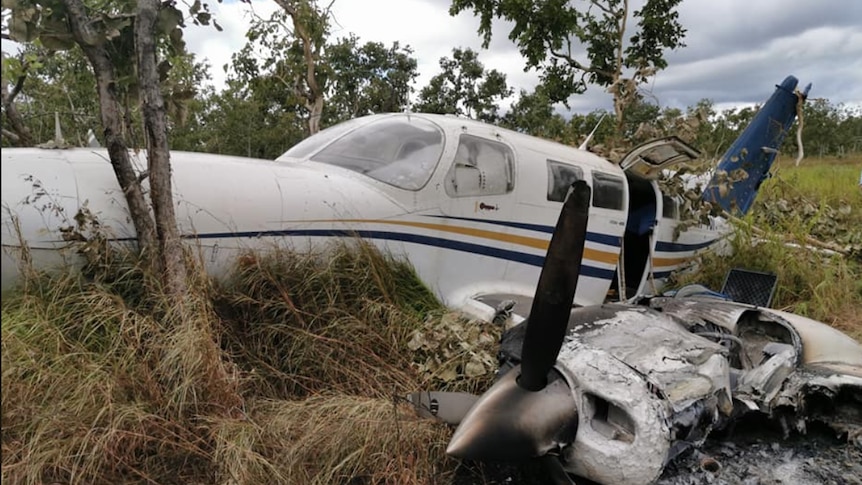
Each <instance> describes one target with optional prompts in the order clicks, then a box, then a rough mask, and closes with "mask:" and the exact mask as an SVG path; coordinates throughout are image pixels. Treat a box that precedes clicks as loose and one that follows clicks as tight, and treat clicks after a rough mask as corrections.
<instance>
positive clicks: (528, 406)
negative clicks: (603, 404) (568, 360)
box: [446, 366, 578, 461]
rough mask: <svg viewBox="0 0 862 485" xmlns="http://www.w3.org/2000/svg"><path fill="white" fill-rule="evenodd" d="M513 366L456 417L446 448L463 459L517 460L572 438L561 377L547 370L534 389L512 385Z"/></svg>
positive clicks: (574, 422)
mask: <svg viewBox="0 0 862 485" xmlns="http://www.w3.org/2000/svg"><path fill="white" fill-rule="evenodd" d="M520 373H521V368H520V366H519V367H515V368H514V369H512V370H511V371H509V372H508V373H507V374H506V375H505V376H503V377H502V378H501V379H500V380H499V381H497V383H495V384H494V385H493V386H492V387H491V389H489V390H488V392H486V393H485V394H484V395H483V396H482V397H481V398H480V399H479V400H478V401H477V402H476V404H475V405H474V406H473V407H472V408H471V409H470V412H468V413H467V416H465V417H464V419H463V420H462V421H461V424H460V425H459V426H458V429H457V430H455V434H454V435H453V436H452V440H451V441H450V442H449V446H448V447H447V448H446V453H447V454H449V455H451V456H454V457H458V458H464V459H469V460H490V461H506V460H523V459H527V458H533V457H537V456H541V455H543V454H545V453H547V452H548V451H549V450H551V449H553V448H554V447H555V446H558V445H565V444H568V443H571V442H572V441H574V438H575V434H576V433H577V428H578V409H577V404H576V403H575V400H574V397H573V396H572V392H571V390H570V389H569V387H568V385H567V384H566V381H565V380H564V379H563V378H562V377H561V376H560V375H559V374H558V373H556V371H552V375H551V376H550V379H549V380H550V382H549V383H548V385H547V386H545V387H544V388H543V389H541V390H539V391H528V390H526V389H523V388H522V387H521V386H519V385H518V382H517V379H518V377H519V375H520Z"/></svg>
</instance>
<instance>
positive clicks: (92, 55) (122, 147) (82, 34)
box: [62, 0, 157, 269]
mask: <svg viewBox="0 0 862 485" xmlns="http://www.w3.org/2000/svg"><path fill="white" fill-rule="evenodd" d="M62 1H63V5H65V7H66V11H67V19H68V21H69V26H70V28H71V30H72V35H73V36H74V38H75V41H76V42H77V43H78V45H80V46H81V48H82V49H83V51H84V55H86V56H87V59H88V60H89V61H90V65H91V66H92V67H93V74H95V76H96V86H97V89H98V93H99V114H100V116H101V120H102V127H103V129H104V133H105V146H106V147H107V149H108V156H109V157H110V159H111V166H112V167H113V168H114V174H115V175H116V176H117V181H118V182H119V183H120V188H121V189H122V190H123V194H124V195H125V196H126V202H127V203H128V205H129V215H130V216H131V218H132V223H133V224H134V226H135V231H136V232H137V236H138V248H139V250H140V251H141V253H142V254H143V255H144V257H145V258H148V257H149V256H151V253H152V252H153V251H155V250H156V247H155V246H156V229H155V226H154V224H153V220H152V219H151V218H150V210H149V206H148V205H147V201H146V199H145V198H144V191H143V189H142V188H141V181H140V180H139V179H138V176H137V174H135V170H134V169H133V168H132V161H131V158H130V157H129V149H128V147H127V146H126V143H125V141H124V140H123V135H122V133H123V121H122V115H121V114H120V102H119V100H118V99H117V86H116V82H115V80H114V69H113V65H112V64H111V59H110V57H109V56H108V53H107V51H106V50H105V48H104V47H103V46H102V45H101V43H100V42H99V39H98V34H97V33H95V32H93V31H92V30H91V28H90V25H91V21H90V18H89V17H88V16H87V14H86V11H85V9H84V4H83V3H82V2H81V0H62ZM153 261H155V260H153ZM156 269H157V268H156Z"/></svg>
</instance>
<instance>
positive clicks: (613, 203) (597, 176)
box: [592, 170, 625, 211]
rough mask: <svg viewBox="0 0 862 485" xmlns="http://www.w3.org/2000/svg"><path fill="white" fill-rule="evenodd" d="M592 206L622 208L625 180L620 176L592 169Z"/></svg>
mask: <svg viewBox="0 0 862 485" xmlns="http://www.w3.org/2000/svg"><path fill="white" fill-rule="evenodd" d="M592 176H593V207H598V208H601V209H611V210H618V211H621V210H623V199H624V198H625V182H624V181H623V179H622V177H618V176H616V175H612V174H609V173H605V172H599V171H595V170H594V171H593V174H592Z"/></svg>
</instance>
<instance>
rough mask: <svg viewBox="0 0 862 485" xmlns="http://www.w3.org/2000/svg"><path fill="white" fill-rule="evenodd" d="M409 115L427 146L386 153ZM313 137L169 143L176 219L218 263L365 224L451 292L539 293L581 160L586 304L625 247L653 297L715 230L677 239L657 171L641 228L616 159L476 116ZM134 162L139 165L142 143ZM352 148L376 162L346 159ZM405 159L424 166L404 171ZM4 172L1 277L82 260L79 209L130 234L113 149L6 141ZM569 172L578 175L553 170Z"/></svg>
mask: <svg viewBox="0 0 862 485" xmlns="http://www.w3.org/2000/svg"><path fill="white" fill-rule="evenodd" d="M375 123H376V124H375ZM402 124H403V125H404V126H402ZM414 125H415V126H418V127H419V128H421V130H423V131H422V132H421V138H422V140H421V141H422V143H424V148H421V149H419V150H423V149H424V150H426V152H427V153H428V154H427V155H422V154H421V153H420V151H419V150H417V149H416V148H415V147H414V146H411V147H410V150H413V151H411V152H407V153H414V154H417V155H415V156H413V155H410V156H406V155H404V156H403V157H404V158H402V159H399V156H401V155H391V156H390V154H391V153H395V152H396V151H397V150H402V151H403V149H404V147H403V146H401V147H399V146H397V145H399V144H402V145H406V144H408V142H410V137H411V136H413V135H411V133H413V131H410V130H412V129H413V128H412V126H414ZM378 127H379V128H378ZM402 128H403V130H405V131H399V130H402ZM362 130H365V131H362ZM333 132H334V133H333ZM387 133H391V136H389V135H387ZM417 133H418V131H417ZM351 136H352V138H349V137H351ZM369 136H370V137H377V139H374V140H371V141H368V138H369ZM416 136H419V135H416ZM429 137H430V138H429ZM429 139H430V140H431V141H428V140H429ZM309 140H316V143H315V142H312V143H310V144H306V145H305V146H304V147H301V145H302V144H300V145H297V147H295V148H296V149H291V151H289V152H288V153H286V154H285V155H283V156H282V157H280V158H279V159H278V160H276V161H269V160H255V159H247V158H240V157H231V156H219V155H211V154H203V153H190V152H172V153H171V163H172V170H173V183H174V194H175V196H174V203H175V204H176V212H177V219H178V221H177V222H178V224H179V226H180V231H181V233H182V234H183V236H184V237H186V238H187V239H188V241H189V242H190V243H193V244H195V245H196V247H197V248H199V254H200V257H201V259H202V261H203V262H204V263H205V264H206V267H207V269H208V270H209V271H210V272H211V273H212V274H213V275H215V276H221V275H223V274H224V273H225V272H226V271H227V270H228V269H229V268H230V267H231V266H230V265H231V264H232V262H233V261H234V260H235V258H236V256H237V255H238V254H240V253H241V252H243V251H246V250H249V249H254V250H265V249H267V248H271V247H274V246H282V247H289V248H292V249H296V250H300V251H302V250H306V249H309V248H311V247H314V246H319V245H321V244H325V243H326V242H327V241H330V240H331V239H332V238H333V237H343V236H347V237H354V236H358V237H362V238H364V239H366V240H368V241H370V242H372V243H374V244H375V245H377V246H378V247H380V248H381V249H382V250H384V251H388V252H390V253H392V254H393V255H396V256H403V257H405V258H406V259H408V260H409V261H410V262H411V263H412V264H413V266H414V267H415V268H416V270H417V272H418V274H419V276H420V278H421V279H422V280H423V281H424V282H425V283H426V284H427V285H428V286H429V287H430V288H431V289H432V290H433V291H434V292H435V293H436V294H437V295H438V296H440V297H441V299H442V300H443V301H444V302H445V303H446V304H449V305H453V306H460V305H463V304H465V302H467V301H468V300H470V299H472V298H474V297H477V296H481V295H509V294H511V295H532V294H533V292H534V290H535V285H536V282H537V281H538V276H539V272H540V269H541V265H542V262H543V260H544V255H545V252H546V250H547V245H548V242H549V240H550V237H551V233H552V231H553V228H554V226H555V224H556V221H557V218H558V216H559V211H560V208H561V202H560V201H557V200H549V199H553V198H559V193H558V194H557V196H554V197H552V196H551V192H552V191H553V190H552V189H553V187H552V186H553V185H554V182H555V179H554V177H555V175H554V174H555V173H556V174H557V175H556V176H557V177H558V178H559V173H560V172H559V167H560V166H562V165H565V166H566V167H577V169H576V171H577V172H578V173H579V175H578V176H579V177H582V178H583V179H584V180H586V181H587V183H588V184H589V185H591V186H592V188H593V194H594V196H593V204H592V206H591V207H590V213H589V225H588V231H587V241H586V246H585V250H584V257H583V264H582V270H581V278H580V281H579V285H578V290H577V294H576V297H575V303H576V304H579V305H587V304H594V303H600V302H603V301H605V299H606V298H607V295H608V292H609V290H610V289H611V285H612V282H613V281H614V280H615V277H618V263H619V261H620V257H621V252H622V253H623V255H624V257H625V253H626V252H629V251H632V252H634V251H640V253H641V254H645V255H646V259H644V261H643V262H642V263H641V262H640V261H638V262H637V266H642V267H641V271H640V272H639V274H638V275H637V280H636V281H632V280H633V278H629V279H628V280H627V281H628V284H627V285H626V286H628V287H630V288H633V289H634V288H636V289H637V291H638V292H647V293H650V292H652V291H654V290H658V289H660V287H661V284H662V282H663V281H664V279H665V278H666V277H667V276H668V275H669V273H670V272H671V271H673V270H675V269H677V268H679V267H680V266H681V265H683V264H684V263H685V262H686V261H687V260H688V259H690V258H691V257H692V256H693V254H694V253H695V252H696V251H697V250H700V249H702V248H704V247H706V246H708V245H709V244H710V243H711V242H713V241H714V240H715V239H716V238H717V236H718V235H717V234H716V233H715V232H714V231H708V230H703V229H695V230H690V231H687V232H685V233H683V234H682V235H680V236H679V237H678V238H676V239H675V238H674V234H673V233H674V229H675V228H676V226H677V225H678V222H679V221H678V219H677V218H676V217H674V215H675V214H673V210H668V209H667V208H664V207H663V201H662V197H661V194H660V193H659V191H658V188H657V185H656V183H655V182H654V181H647V180H645V179H639V184H640V186H641V189H642V190H641V195H640V196H639V199H643V200H648V201H649V204H647V205H650V207H649V208H648V209H649V210H647V211H646V212H647V213H649V212H650V210H651V211H652V212H651V214H652V215H647V216H644V218H645V219H644V220H648V221H649V222H651V223H650V224H648V225H650V226H651V228H652V230H651V231H648V233H644V234H640V235H635V234H634V233H633V232H632V231H631V229H632V228H633V226H634V225H635V223H634V222H633V219H632V218H631V217H629V216H630V213H632V214H633V213H634V211H635V210H636V209H637V208H636V207H630V185H631V182H630V179H629V178H627V177H626V174H624V172H623V171H622V170H621V169H620V168H619V167H618V166H616V165H614V164H612V163H609V162H608V161H606V160H604V159H603V158H600V157H598V156H596V155H594V154H592V153H589V152H587V151H583V150H578V149H575V148H572V147H568V146H564V145H561V144H557V143H553V142H550V141H546V140H541V139H538V138H534V137H530V136H527V135H523V134H520V133H516V132H512V131H509V130H504V129H501V128H498V127H495V126H491V125H486V124H482V123H477V122H473V121H470V120H464V119H460V118H455V117H449V116H437V115H416V114H410V115H406V114H393V115H377V116H371V117H366V118H361V119H358V120H353V121H351V122H348V124H346V125H345V126H344V127H339V125H337V126H336V127H335V128H334V129H331V130H325V131H324V132H321V133H320V134H318V135H317V138H312V139H309ZM339 140H341V141H339ZM344 140H348V141H344ZM307 141H308V140H307ZM348 142H349V143H356V144H358V145H357V148H356V149H355V150H354V149H353V147H352V146H351V145H350V144H349V143H348ZM304 143H305V142H304ZM336 143H341V145H338V146H335V144H336ZM465 143H466V144H469V147H472V148H473V149H474V151H473V154H472V155H471V157H472V158H471V159H470V161H469V163H467V162H465V161H464V160H462V158H463V159H466V158H468V157H467V155H466V153H467V151H468V150H466V149H465V148H464V146H462V145H465ZM342 145H346V146H342ZM389 145H392V146H393V147H394V148H391V149H390V148H389ZM420 145H421V144H420ZM330 146H333V147H334V148H330ZM476 147H478V148H476ZM327 150H329V151H328V152H327ZM372 150H375V151H374V153H375V154H376V155H374V156H377V157H389V158H387V162H386V164H382V165H381V164H380V163H379V162H376V161H375V162H373V163H372V162H368V161H367V160H365V158H368V157H369V156H371V155H367V154H368V153H371V151H372ZM378 152H379V153H378ZM297 154H298V156H297ZM324 155H325V156H324ZM363 157H365V158H363ZM417 157H418V158H417ZM422 157H425V158H424V159H422ZM494 157H497V159H494ZM134 158H135V159H137V160H139V165H140V167H143V166H144V165H145V155H144V154H143V153H139V154H137V155H134ZM354 158H355V159H356V160H361V162H356V163H366V164H368V163H370V164H371V165H362V166H361V167H359V166H355V165H350V164H351V163H354V162H355V160H353V159H354ZM315 159H321V160H323V161H322V162H321V161H315ZM390 159H391V160H395V162H392V163H389V162H388V160H390ZM419 159H422V160H425V161H417V160H419ZM344 160H348V161H347V162H345V161H344ZM398 160H400V163H404V162H408V165H409V164H414V165H415V166H413V167H409V166H408V168H407V169H404V168H399V167H398V166H397V165H398V163H399V162H398ZM488 160H490V161H488ZM420 165H421V166H420ZM552 165H553V166H555V167H557V168H556V169H553V170H552V168H551V167H552ZM477 167H478V168H477ZM555 170H556V171H555ZM360 172H364V173H360ZM564 172H565V170H564ZM2 173H3V175H2V197H3V215H2V220H3V233H2V243H3V248H4V251H3V281H2V284H3V288H4V289H6V288H8V287H9V286H11V285H12V284H14V283H15V281H17V279H18V275H19V261H20V258H21V254H20V250H21V247H22V245H26V246H27V247H28V248H29V252H30V255H31V257H32V261H33V262H34V264H35V265H36V266H38V267H47V266H50V265H55V264H57V263H60V262H63V261H66V262H72V261H74V260H75V258H77V255H76V253H75V249H74V248H73V247H70V243H69V242H67V241H65V240H64V237H63V231H62V230H61V229H63V228H67V227H70V226H74V225H75V215H76V214H77V213H78V212H79V210H80V209H81V208H83V207H86V208H87V209H89V211H90V212H91V213H92V214H93V215H94V216H95V217H96V219H98V221H99V223H100V224H101V225H102V227H104V228H107V230H108V231H109V234H110V235H111V237H112V238H114V239H116V240H118V241H129V240H133V239H134V236H135V234H134V229H133V226H132V224H131V222H130V220H129V218H128V210H127V206H126V202H125V199H124V197H123V196H122V194H121V192H120V188H119V186H118V183H117V181H116V178H115V176H114V173H113V171H112V168H111V164H110V163H109V161H108V157H107V152H106V151H105V150H104V149H101V148H98V149H88V148H81V149H71V150H44V149H6V150H3V153H2ZM563 178H565V177H563ZM496 179H499V180H496ZM563 182H565V183H566V185H567V183H570V182H571V180H569V179H565V180H562V181H561V180H556V183H557V185H559V184H560V183H563ZM145 185H146V182H145ZM650 191H651V192H652V193H649V192H650ZM644 193H646V194H647V196H646V197H645V196H644V195H643V194H644ZM656 214H657V215H658V217H656V216H655V215H656ZM663 215H667V216H668V217H663ZM627 226H628V227H629V229H630V233H628V235H629V236H631V237H628V236H626V234H627V233H626V228H627ZM641 232H644V231H641ZM629 245H631V246H633V247H631V248H630V247H628V246H629ZM653 285H655V287H654V288H653ZM628 296H633V295H632V294H629V295H628Z"/></svg>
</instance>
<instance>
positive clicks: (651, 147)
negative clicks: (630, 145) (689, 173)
mask: <svg viewBox="0 0 862 485" xmlns="http://www.w3.org/2000/svg"><path fill="white" fill-rule="evenodd" d="M698 157H700V152H699V151H697V150H695V149H694V148H693V147H691V146H690V145H688V144H687V143H686V142H684V141H682V140H680V139H679V138H678V137H676V136H668V137H664V138H657V139H655V140H652V141H648V142H646V143H644V144H642V145H639V146H637V147H635V148H634V149H633V150H632V151H630V152H628V153H627V154H626V156H625V157H623V159H622V161H621V162H620V167H621V168H622V169H623V170H625V171H627V172H631V173H633V174H635V175H638V176H639V177H642V178H645V179H647V180H655V179H657V178H658V176H659V175H660V174H661V171H662V170H664V169H667V168H670V167H672V166H674V165H678V164H680V163H685V162H691V161H692V160H694V159H696V158H698Z"/></svg>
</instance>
